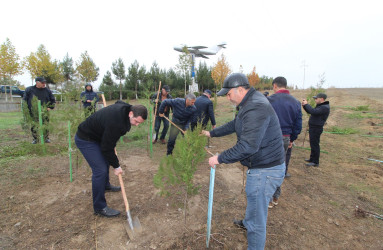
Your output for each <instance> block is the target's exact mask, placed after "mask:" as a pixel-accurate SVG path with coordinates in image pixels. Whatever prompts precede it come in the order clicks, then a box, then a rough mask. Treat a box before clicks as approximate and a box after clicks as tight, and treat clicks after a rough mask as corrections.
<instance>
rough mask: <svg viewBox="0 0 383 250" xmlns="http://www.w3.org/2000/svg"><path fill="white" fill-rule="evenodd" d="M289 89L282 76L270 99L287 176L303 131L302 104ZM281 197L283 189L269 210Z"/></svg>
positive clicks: (276, 195) (274, 81)
mask: <svg viewBox="0 0 383 250" xmlns="http://www.w3.org/2000/svg"><path fill="white" fill-rule="evenodd" d="M286 88H287V80H286V78H284V77H282V76H280V77H277V78H275V79H274V80H273V90H274V94H273V95H271V96H270V97H268V99H269V101H270V103H271V105H272V106H273V108H274V110H275V113H276V114H277V116H278V119H279V124H280V125H281V130H282V135H283V147H284V149H285V156H286V157H285V164H286V175H285V177H288V176H290V175H289V174H288V173H287V171H288V166H289V162H290V157H291V150H292V146H293V142H294V141H295V140H296V139H297V138H298V135H299V134H300V133H301V130H302V109H301V104H300V102H299V101H298V100H297V99H295V98H294V97H293V96H292V95H290V91H289V90H288V89H286ZM280 195H281V188H280V187H278V188H277V190H276V191H275V193H274V195H273V201H272V202H270V205H269V208H272V207H273V206H276V205H278V198H279V196H280Z"/></svg>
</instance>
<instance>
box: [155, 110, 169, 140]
mask: <svg viewBox="0 0 383 250" xmlns="http://www.w3.org/2000/svg"><path fill="white" fill-rule="evenodd" d="M168 118H169V117H168ZM161 121H162V122H163V123H164V128H163V129H162V132H161V137H160V140H163V139H165V136H166V133H167V132H168V128H169V121H168V120H166V118H165V117H160V116H156V121H155V122H154V131H155V132H156V140H157V139H158V134H159V132H160V127H161Z"/></svg>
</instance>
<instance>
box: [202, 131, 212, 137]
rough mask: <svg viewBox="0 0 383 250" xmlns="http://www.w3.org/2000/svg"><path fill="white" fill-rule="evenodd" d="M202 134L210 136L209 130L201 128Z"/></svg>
mask: <svg viewBox="0 0 383 250" xmlns="http://www.w3.org/2000/svg"><path fill="white" fill-rule="evenodd" d="M202 134H203V135H204V136H207V137H210V132H209V131H206V130H202Z"/></svg>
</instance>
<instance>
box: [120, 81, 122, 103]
mask: <svg viewBox="0 0 383 250" xmlns="http://www.w3.org/2000/svg"><path fill="white" fill-rule="evenodd" d="M120 100H121V101H122V84H121V80H120Z"/></svg>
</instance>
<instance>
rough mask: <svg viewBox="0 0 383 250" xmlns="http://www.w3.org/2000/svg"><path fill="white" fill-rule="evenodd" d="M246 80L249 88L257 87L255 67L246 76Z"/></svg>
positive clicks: (257, 80)
mask: <svg viewBox="0 0 383 250" xmlns="http://www.w3.org/2000/svg"><path fill="white" fill-rule="evenodd" d="M247 79H248V80H249V84H250V86H251V87H256V86H258V84H259V82H260V79H259V75H258V73H256V72H255V66H254V68H253V70H252V71H251V72H250V74H248V75H247Z"/></svg>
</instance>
